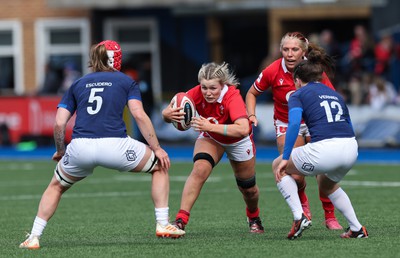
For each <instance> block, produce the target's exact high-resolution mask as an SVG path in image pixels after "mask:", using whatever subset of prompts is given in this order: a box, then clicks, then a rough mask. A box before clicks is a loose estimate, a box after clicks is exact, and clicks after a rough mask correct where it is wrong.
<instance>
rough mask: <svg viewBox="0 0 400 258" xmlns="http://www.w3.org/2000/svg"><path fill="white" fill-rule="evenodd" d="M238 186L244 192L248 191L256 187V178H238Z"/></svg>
mask: <svg viewBox="0 0 400 258" xmlns="http://www.w3.org/2000/svg"><path fill="white" fill-rule="evenodd" d="M236 184H237V185H238V186H239V187H241V188H242V189H244V190H248V189H250V188H252V187H254V186H255V185H256V176H255V175H254V176H252V177H250V178H249V179H245V180H243V179H239V178H236Z"/></svg>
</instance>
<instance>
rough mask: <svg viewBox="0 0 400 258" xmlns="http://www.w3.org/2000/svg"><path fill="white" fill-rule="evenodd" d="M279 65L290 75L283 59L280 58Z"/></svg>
mask: <svg viewBox="0 0 400 258" xmlns="http://www.w3.org/2000/svg"><path fill="white" fill-rule="evenodd" d="M281 65H282V69H283V71H284V72H285V73H290V72H289V70H288V69H287V68H286V64H285V58H282V61H281Z"/></svg>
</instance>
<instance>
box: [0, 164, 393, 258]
mask: <svg viewBox="0 0 400 258" xmlns="http://www.w3.org/2000/svg"><path fill="white" fill-rule="evenodd" d="M54 166H55V164H54V163H52V162H48V161H27V162H23V161H12V162H11V161H10V162H7V161H0V206H1V215H2V216H0V222H1V225H2V227H1V230H0V232H1V233H2V234H1V236H0V246H1V248H0V257H74V258H75V257H85V258H90V257H96V258H101V257H168V256H171V257H399V252H400V247H399V244H398V243H399V240H400V238H399V232H400V230H399V215H398V214H399V212H400V207H399V205H398V197H399V187H400V173H399V171H400V166H397V165H357V166H355V167H354V169H353V170H351V171H350V172H349V174H348V175H347V176H346V177H345V179H344V180H343V182H342V184H341V185H342V187H343V189H344V190H345V191H346V192H347V194H348V195H349V197H350V199H351V201H352V203H353V206H354V208H355V210H356V213H357V216H358V218H359V220H360V222H361V223H362V224H364V225H366V226H367V229H368V231H369V233H370V238H368V239H340V238H339V234H340V233H341V231H329V230H327V229H326V228H325V227H324V225H323V212H322V209H321V203H320V201H319V198H318V190H317V187H316V183H315V179H314V178H308V179H307V182H308V186H307V194H308V197H309V200H310V205H311V211H312V213H313V226H312V227H311V228H310V229H309V230H307V231H305V232H304V233H303V236H302V237H301V238H299V239H296V240H294V241H289V240H287V239H286V235H287V233H288V231H289V229H290V227H291V223H292V215H291V212H290V210H289V208H288V206H287V204H286V202H285V201H284V200H283V198H282V196H281V195H280V193H279V191H278V190H277V188H276V186H275V183H274V179H273V176H272V172H271V165H270V164H268V163H266V164H258V165H257V183H258V185H259V187H260V204H259V206H260V209H261V218H262V219H263V223H264V226H265V229H266V232H265V233H264V234H250V233H248V226H247V223H246V217H245V205H244V202H243V200H242V197H241V194H240V192H239V191H238V190H237V187H236V183H235V180H234V178H233V174H232V171H231V168H230V166H229V164H226V163H222V164H219V165H218V166H217V167H216V168H215V169H214V172H213V174H212V175H211V177H210V178H209V181H208V182H207V183H206V184H205V185H204V187H203V190H202V193H201V195H200V197H199V199H198V200H197V202H196V204H195V206H194V208H193V210H192V215H191V218H190V223H189V224H188V226H187V228H186V236H185V237H184V238H181V239H177V240H172V239H158V238H156V237H155V222H154V208H153V204H152V201H151V198H150V179H151V177H150V175H145V174H129V173H118V172H115V171H111V170H107V169H102V168H98V169H96V171H95V173H94V175H92V176H90V177H88V178H86V179H85V180H84V181H81V182H79V183H77V184H76V185H75V186H74V187H72V188H71V189H70V190H69V191H68V192H67V193H65V194H64V197H63V199H62V201H61V203H60V205H59V208H58V210H57V212H56V214H55V216H54V217H53V218H52V219H51V220H50V221H49V223H48V226H47V228H46V230H45V232H44V234H43V236H42V239H41V246H42V248H41V249H40V250H35V251H30V250H21V249H19V248H18V245H19V243H20V242H22V241H23V240H24V237H25V235H24V232H27V231H30V229H31V226H32V222H33V219H34V216H35V214H36V211H37V205H38V203H39V200H40V196H41V194H42V193H43V191H44V189H45V188H46V186H47V184H48V182H49V181H50V178H51V176H52V173H53V172H52V171H53V169H54ZM190 170H191V163H173V165H172V167H171V170H170V180H171V192H170V216H171V219H173V218H174V216H175V213H176V212H177V211H178V209H179V202H180V194H181V191H182V188H183V185H184V181H185V179H186V177H187V175H188V174H189V172H190ZM336 213H337V217H338V219H339V221H340V222H341V224H342V225H343V226H344V227H345V226H346V223H345V220H344V218H343V217H342V216H341V214H339V213H338V212H336Z"/></svg>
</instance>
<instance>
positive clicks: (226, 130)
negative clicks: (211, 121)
mask: <svg viewBox="0 0 400 258" xmlns="http://www.w3.org/2000/svg"><path fill="white" fill-rule="evenodd" d="M224 135H225V136H227V135H228V125H224Z"/></svg>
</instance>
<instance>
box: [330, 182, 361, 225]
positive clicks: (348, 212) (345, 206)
mask: <svg viewBox="0 0 400 258" xmlns="http://www.w3.org/2000/svg"><path fill="white" fill-rule="evenodd" d="M328 198H329V199H330V200H331V202H332V203H333V206H335V208H336V209H338V210H339V211H340V212H341V213H342V214H343V216H344V217H345V218H346V220H347V222H348V223H349V226H350V229H351V231H353V232H354V231H358V230H360V228H361V227H362V225H361V224H360V222H359V221H358V219H357V216H356V213H355V211H354V208H353V205H352V204H351V201H350V198H349V196H347V194H346V193H345V191H343V189H342V188H340V187H339V188H338V189H337V190H336V191H335V192H333V193H331V194H330V195H328Z"/></svg>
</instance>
